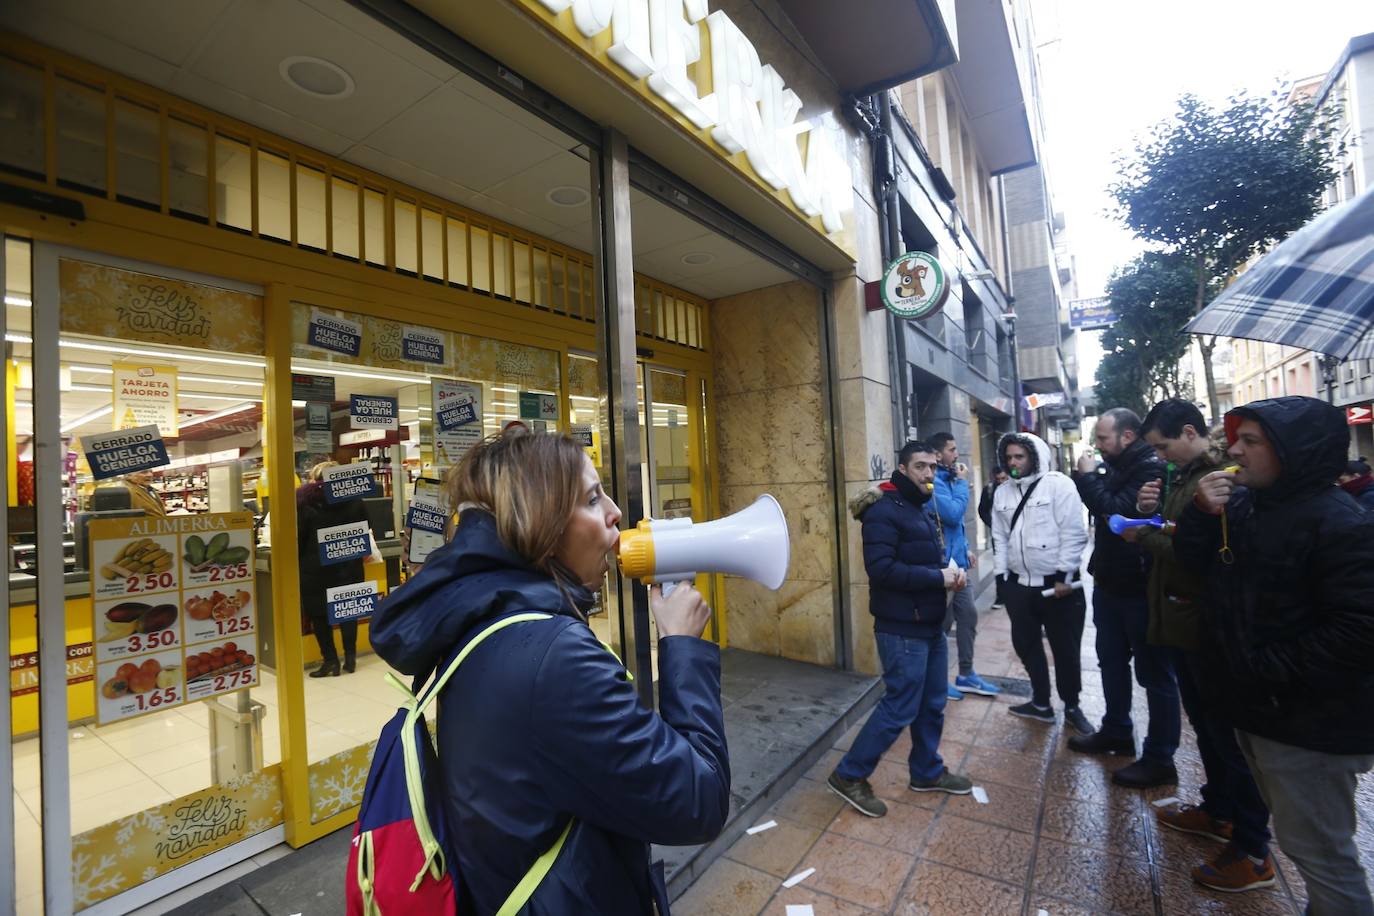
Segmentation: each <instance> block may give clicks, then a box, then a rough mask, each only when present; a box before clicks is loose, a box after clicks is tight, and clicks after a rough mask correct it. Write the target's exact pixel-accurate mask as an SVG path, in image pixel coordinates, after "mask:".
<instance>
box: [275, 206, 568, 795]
mask: <svg viewBox="0 0 1374 916" xmlns="http://www.w3.org/2000/svg"><path fill="white" fill-rule="evenodd" d="M412 218H413V213H412ZM560 361H561V355H560V354H559V352H558V351H556V350H547V349H543V348H539V347H531V346H526V345H521V344H516V343H510V342H507V341H501V340H494V339H491V338H484V337H476V336H473V335H469V334H461V333H455V332H450V331H444V330H440V329H437V328H432V327H424V326H418V325H409V324H403V323H401V322H398V321H393V320H389V319H384V318H378V317H374V316H371V315H364V314H359V313H354V312H347V311H342V310H338V309H331V308H324V307H320V306H318V305H315V304H312V303H308V302H296V303H293V305H292V347H291V372H292V374H293V381H292V414H293V424H294V428H295V432H294V439H295V449H294V450H295V455H294V459H293V460H294V462H295V470H296V475H297V478H298V479H299V481H300V484H299V489H298V490H297V494H296V512H297V559H298V563H299V568H300V593H301V603H302V614H301V617H302V620H301V626H302V636H303V646H304V652H305V660H306V666H307V669H308V676H307V678H306V682H305V706H306V720H307V724H306V745H307V751H308V759H309V762H310V772H311V780H310V785H311V815H312V819H313V820H315V821H316V822H318V821H320V820H323V819H324V818H326V817H329V816H331V815H333V814H335V813H337V812H338V811H341V810H344V809H346V808H348V807H351V806H352V805H354V804H357V801H358V799H357V797H355V795H356V793H353V794H350V792H351V791H352V790H347V791H345V790H344V789H341V788H340V787H341V786H342V785H343V782H341V780H344V778H345V774H347V773H354V772H357V771H358V770H359V768H361V771H362V772H365V771H366V762H367V755H368V753H369V750H370V747H371V743H372V742H373V741H374V740H375V739H376V737H377V734H378V733H379V732H380V730H381V727H382V725H383V724H385V723H386V721H387V720H388V719H390V718H391V716H392V715H393V714H394V713H395V710H396V698H395V696H394V693H395V691H394V690H393V689H392V688H390V687H389V686H388V685H387V684H386V683H385V682H384V681H383V679H382V675H383V673H384V672H385V671H386V670H387V668H386V665H385V663H383V662H382V661H381V660H380V659H378V658H376V657H375V656H374V655H373V654H372V653H371V649H370V644H369V643H368V627H367V622H366V619H365V618H362V619H354V620H350V619H348V618H349V617H350V615H352V614H354V613H357V612H359V604H358V602H357V601H355V600H353V599H355V598H356V597H357V595H359V594H361V595H364V596H367V595H379V596H380V595H384V594H386V592H387V591H389V590H390V589H392V588H395V587H396V586H397V585H399V584H400V582H401V578H402V568H403V566H404V563H403V557H402V540H401V534H402V532H403V520H404V517H405V515H404V513H405V509H406V507H407V506H408V504H409V502H410V501H411V500H412V499H413V498H414V496H415V493H416V487H417V484H419V482H420V481H439V480H441V479H442V478H443V476H444V474H445V472H446V471H447V470H448V469H449V468H450V467H452V466H453V465H455V464H456V463H457V462H458V461H459V460H460V459H461V458H462V456H463V454H464V453H465V452H466V450H467V448H469V447H470V446H471V445H472V444H473V443H475V442H477V441H479V440H480V439H482V438H483V437H485V436H489V435H492V434H495V433H499V432H500V431H501V430H502V429H503V428H504V427H505V426H506V425H507V424H509V423H511V422H513V421H516V420H519V421H521V422H523V423H525V424H526V425H527V426H528V427H530V428H531V429H534V430H554V429H557V428H558V426H559V417H560V416H561V405H562V397H563V381H562V372H561V369H560ZM591 381H592V383H593V388H592V389H591V390H592V391H595V387H594V381H595V379H594V375H593V376H592V378H591ZM575 403H576V402H575ZM462 405H468V409H463V410H459V411H458V412H457V413H456V414H453V415H451V416H450V413H449V411H450V410H451V409H453V408H455V407H458V406H462ZM441 418H448V419H446V420H441ZM450 421H451V422H452V423H453V425H452V426H448V427H447V428H444V424H446V423H447V422H450ZM349 526H353V528H349ZM357 532H361V533H363V534H365V535H366V536H365V537H362V538H361V539H360V540H356V541H354V542H351V543H343V542H342V539H345V538H347V537H349V535H350V533H357ZM369 600H370V599H367V598H364V603H366V602H367V601H369ZM350 669H351V670H350ZM354 788H355V789H357V790H358V791H360V790H361V784H359V785H357V786H356V787H354Z"/></svg>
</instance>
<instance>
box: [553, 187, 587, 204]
mask: <svg viewBox="0 0 1374 916" xmlns="http://www.w3.org/2000/svg"><path fill="white" fill-rule="evenodd" d="M544 199H545V200H547V201H548V202H549V203H551V204H553V205H554V206H555V207H580V206H582V205H584V204H586V203H587V201H589V200H591V199H592V195H590V194H588V193H587V189H586V188H579V187H575V186H573V185H570V184H565V185H560V186H558V187H556V188H553V189H552V190H550V191H549V193H547V194H545V195H544Z"/></svg>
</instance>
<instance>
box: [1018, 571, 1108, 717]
mask: <svg viewBox="0 0 1374 916" xmlns="http://www.w3.org/2000/svg"><path fill="white" fill-rule="evenodd" d="M1047 587H1049V586H1036V587H1034V588H1028V587H1027V586H1024V585H1021V584H1019V583H1017V582H1013V581H1010V580H1008V581H1007V584H1006V585H1005V586H1004V587H1003V599H1004V600H1005V601H1006V605H1007V616H1009V617H1010V618H1011V644H1012V647H1013V648H1015V649H1016V655H1017V657H1018V658H1020V659H1021V664H1023V665H1025V666H1026V673H1027V674H1029V675H1030V681H1031V691H1032V694H1031V702H1033V703H1034V704H1035V705H1036V706H1049V705H1050V666H1049V662H1048V661H1047V660H1046V659H1045V646H1044V644H1043V643H1042V642H1041V634H1042V633H1043V634H1044V636H1045V637H1047V638H1048V639H1049V641H1050V651H1051V652H1053V653H1054V680H1055V684H1056V686H1057V687H1058V688H1059V699H1061V700H1063V701H1064V705H1065V706H1066V707H1069V708H1072V707H1075V706H1077V705H1078V693H1079V691H1080V690H1082V689H1083V669H1082V663H1081V661H1080V660H1079V657H1078V656H1079V644H1080V643H1082V641H1083V622H1084V620H1085V619H1086V618H1087V615H1088V605H1087V602H1085V601H1084V600H1083V592H1082V591H1081V590H1080V591H1076V592H1073V593H1072V594H1070V595H1069V596H1068V597H1067V598H1046V597H1044V596H1043V595H1041V594H1040V593H1041V592H1042V591H1043V590H1044V589H1045V588H1047Z"/></svg>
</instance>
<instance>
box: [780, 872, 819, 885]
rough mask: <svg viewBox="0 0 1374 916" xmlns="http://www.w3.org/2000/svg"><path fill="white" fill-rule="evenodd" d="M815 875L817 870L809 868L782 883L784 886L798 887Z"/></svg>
mask: <svg viewBox="0 0 1374 916" xmlns="http://www.w3.org/2000/svg"><path fill="white" fill-rule="evenodd" d="M815 873H816V870H815V869H814V868H808V869H807V870H806V871H799V872H797V873H796V874H795V875H793V876H792V877H790V878H788V879H787V880H786V881H784V882H782V886H783V887H796V886H797V885H798V884H801V883H802V882H803V881H805V880H806V879H807V878H809V877H811V876H812V875H814V874H815Z"/></svg>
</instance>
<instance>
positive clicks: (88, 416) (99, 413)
mask: <svg viewBox="0 0 1374 916" xmlns="http://www.w3.org/2000/svg"><path fill="white" fill-rule="evenodd" d="M112 413H114V405H113V404H106V405H105V406H104V407H97V408H96V409H95V410H92V411H91V412H89V413H83V414H82V415H81V416H79V417H77V418H76V419H75V420H71V421H70V422H67V423H63V424H62V427H61V428H60V429H59V430H58V432H64V433H69V432H71V431H72V430H74V429H76V428H77V427H80V426H85V425H86V424H87V423H89V422H91V421H92V420H99V419H100V418H101V417H103V416H107V415H108V414H112Z"/></svg>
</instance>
